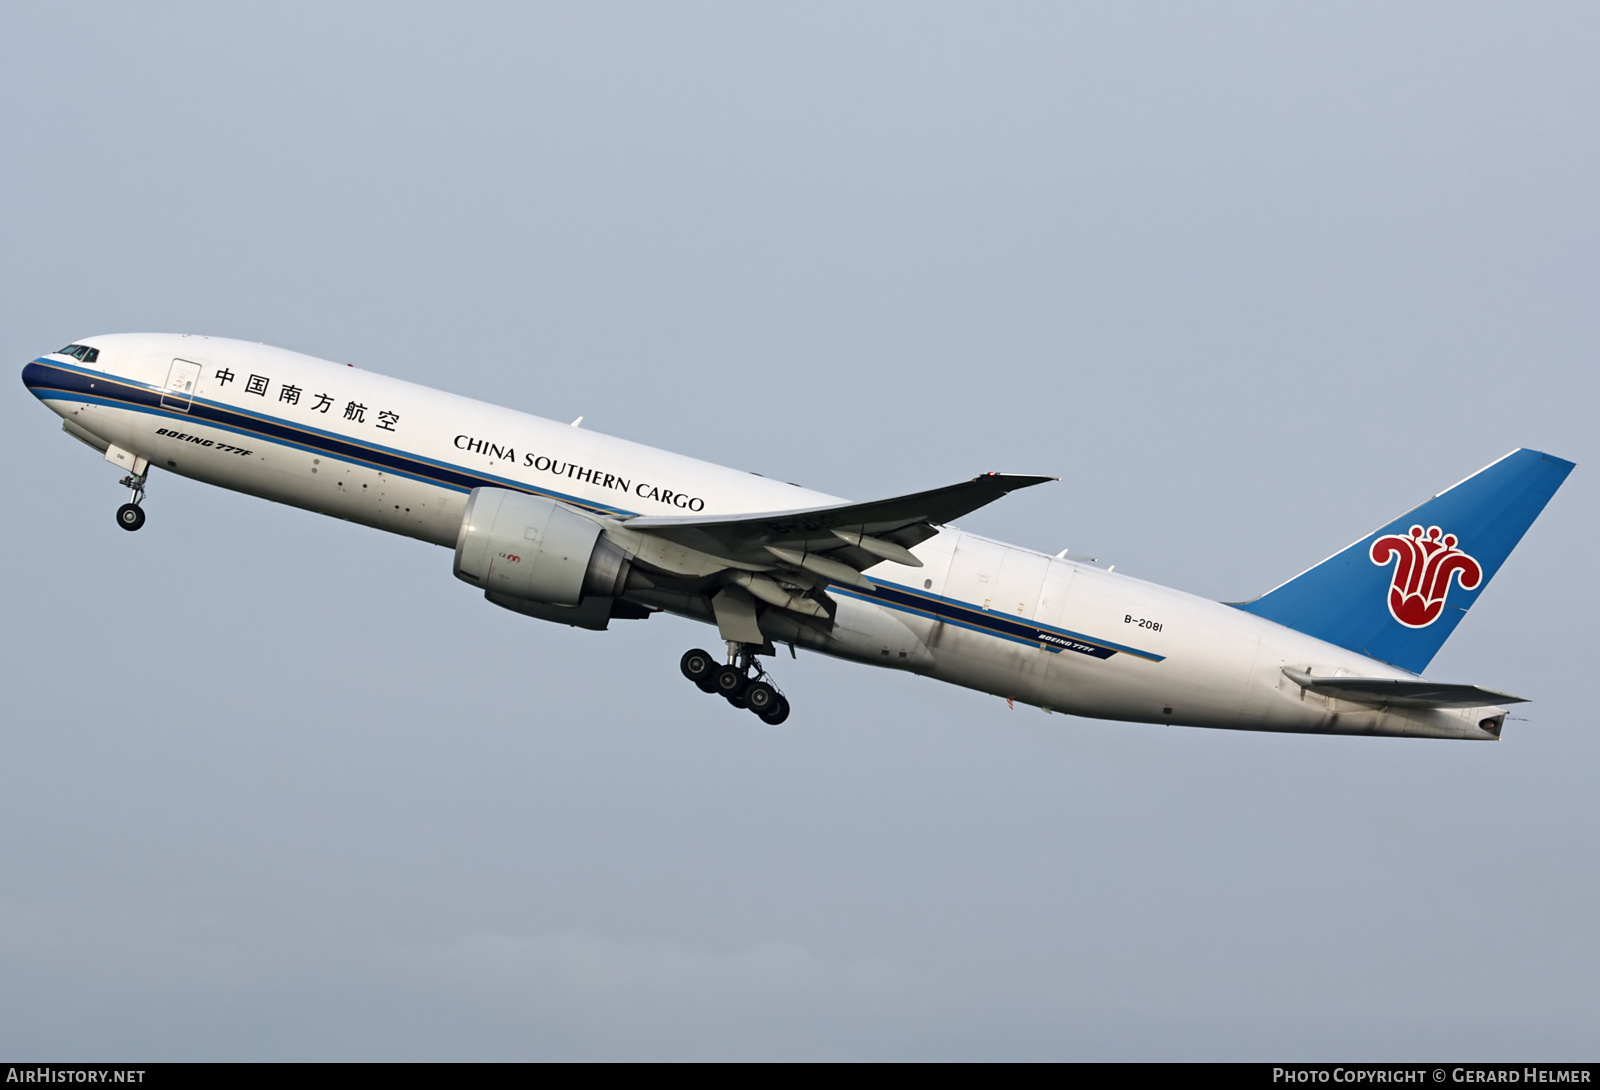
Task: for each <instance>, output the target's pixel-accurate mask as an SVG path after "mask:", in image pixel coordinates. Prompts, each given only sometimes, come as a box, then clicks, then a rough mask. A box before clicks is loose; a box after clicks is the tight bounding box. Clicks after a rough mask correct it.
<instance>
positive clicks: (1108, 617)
mask: <svg viewBox="0 0 1600 1090" xmlns="http://www.w3.org/2000/svg"><path fill="white" fill-rule="evenodd" d="M82 343H83V344H85V345H91V346H94V347H96V348H97V349H98V350H99V356H98V359H97V360H96V361H95V363H93V364H92V365H89V364H82V363H79V362H78V361H77V360H75V359H71V358H67V357H61V356H47V357H41V360H40V361H39V363H41V364H49V365H50V367H51V370H49V372H48V373H49V374H50V375H58V377H57V378H52V379H50V380H49V381H41V382H39V383H34V382H32V381H30V386H33V387H34V393H35V394H36V395H37V396H38V397H39V398H40V399H41V400H43V401H45V402H46V404H48V405H49V406H50V407H51V408H52V409H54V410H55V411H56V412H57V413H59V414H60V415H61V416H63V417H64V418H66V419H67V421H68V422H69V424H70V425H75V426H76V428H78V429H81V430H82V431H83V432H85V433H87V434H88V435H89V436H92V437H95V438H98V439H99V440H100V441H102V442H103V443H109V444H113V445H114V446H115V447H117V448H121V449H122V450H124V451H127V452H131V453H132V454H133V455H135V456H137V457H139V458H144V459H148V460H149V463H150V465H151V466H153V467H155V468H157V469H162V470H166V471H167V472H170V473H177V474H181V475H182V476H185V477H190V478H193V479H195V480H200V481H205V482H207V483H209V484H215V485H220V486H222V487H225V488H231V489H234V490H236V491H240V492H246V493H249V494H251V495H256V496H261V497H263V498H265V499H270V500H275V501H277V502H279V503H286V504H291V505H293V506H296V507H302V508H307V509H310V510H313V511H318V512H321V513H323V514H328V515H333V516H336V517H338V518H342V519H347V520H349V521H352V522H359V523H362V524H364V525H368V526H373V527H376V528H378V529H381V530H388V531H391V532H394V533H399V534H405V535H408V536H410V537H415V538H420V539H421V540H423V541H429V542H433V543H434V544H436V545H442V546H445V547H449V548H453V547H454V546H455V544H456V540H457V534H458V531H459V529H460V525H461V517H462V511H463V508H464V506H465V504H466V501H467V497H468V494H469V492H470V491H471V489H472V488H473V487H476V486H497V487H505V488H512V489H518V490H522V491H527V492H535V493H539V494H542V495H545V496H549V497H552V498H554V499H558V500H562V501H565V502H568V503H571V504H573V505H575V506H578V507H581V508H584V509H586V510H589V511H591V512H594V513H597V514H600V515H602V516H614V517H625V516H627V515H632V514H644V515H687V514H696V515H708V516H709V515H729V516H731V515H737V514H750V513H757V512H764V511H790V510H795V509H799V508H806V507H813V506H820V505H824V504H830V503H836V502H839V501H838V500H837V499H835V498H834V497H831V496H826V495H823V494H821V493H817V492H812V491H810V490H808V489H804V488H800V487H798V486H796V485H791V484H785V483H782V482H780V481H774V480H769V479H767V478H765V477H761V476H757V475H755V474H751V473H746V472H742V471H739V470H734V469H729V468H726V467H723V466H718V465H713V464H711V463H708V462H702V461H697V460H695V459H693V458H686V457H683V456H680V455H676V454H670V453H667V452H665V451H660V450H654V449H652V448H649V447H645V446H641V445H639V444H637V443H631V442H628V441H626V440H623V439H615V438H612V437H610V436H606V435H602V434H599V433H597V432H594V431H590V430H587V429H583V428H577V427H571V426H568V425H564V424H559V423H555V422H553V421H549V420H543V419H540V418H539V417H535V416H529V415H527V414H525V413H520V412H516V411H514V410H511V409H504V408H500V407H497V406H494V405H488V404H484V403H483V402H479V401H473V400H470V399H468V398H464V397H457V396H454V395H452V394H447V393H440V392H438V391H435V390H430V389H427V388H424V387H421V386H415V385H412V384H411V383H407V382H402V381H399V380H397V379H393V378H387V377H385V376H383V375H378V374H374V373H372V372H370V371H362V370H357V369H356V368H354V367H348V366H342V365H339V364H334V363H329V362H326V361H324V360H319V359H315V358H312V357H310V356H304V355H300V354H298V353H295V352H289V351H285V350H282V349H277V348H271V347H267V346H264V345H258V344H249V343H245V342H240V341H233V340H227V339H222V338H208V337H199V336H178V335H166V334H122V335H115V336H105V337H96V338H91V339H89V340H86V341H84V342H82ZM174 361H189V362H190V363H193V364H197V365H199V369H198V379H197V385H196V386H195V388H194V390H193V393H192V398H186V397H183V396H174V395H170V394H169V395H168V396H166V397H165V398H163V397H162V396H161V391H162V390H163V389H164V388H165V387H166V386H167V384H168V381H169V376H170V375H171V374H172V373H173V367H174ZM74 376H76V377H74ZM80 437H81V436H80ZM912 551H913V552H914V553H915V554H916V556H917V557H918V558H919V559H921V560H922V562H923V566H922V567H920V568H911V567H905V566H902V565H899V564H895V563H892V562H887V561H886V562H884V563H882V564H880V565H878V566H877V567H874V568H872V569H870V570H869V571H868V572H867V574H868V576H869V577H870V579H871V580H872V581H873V582H874V583H875V584H878V587H879V589H878V590H877V591H862V590H856V589H852V588H849V587H842V586H835V587H832V588H830V591H829V593H830V594H832V595H833V596H834V598H835V599H836V600H837V601H838V603H839V609H838V613H837V616H836V620H835V624H834V627H833V631H832V632H831V633H826V634H825V633H822V632H819V631H817V630H814V629H811V628H808V627H805V626H798V627H796V628H795V630H794V631H793V632H792V633H788V634H784V635H782V636H780V637H779V638H780V640H783V641H792V642H794V643H797V644H799V645H800V646H804V647H809V648H811V649H813V650H817V651H821V652H824V653H827V654H832V655H836V656H840V657H844V658H850V659H854V660H857V661H860V662H865V663H871V664H874V665H879V666H889V667H894V668H897V669H902V670H909V671H912V672H914V673H918V674H923V675H926V676H929V677H933V678H937V679H939V680H941V681H948V682H952V683H954V684H957V685H963V686H967V687H969V688H973V689H978V690H981V691H983V692H987V693H993V694H995V695H997V696H1001V697H1007V698H1012V699H1015V700H1017V701H1021V702H1024V703H1028V704H1033V705H1037V706H1040V707H1043V708H1047V709H1050V710H1054V711H1059V712H1066V713H1070V714H1074V715H1083V716H1092V717H1096V718H1103V719H1121V720H1136V721H1144V722H1166V723H1176V724H1185V725H1192V726H1206V727H1227V728H1239V729H1249V730H1274V731H1299V732H1332V733H1357V734H1361V733H1365V734H1403V735H1416V736H1427V737H1451V738H1489V737H1491V736H1490V735H1489V734H1487V733H1485V732H1484V731H1483V730H1480V729H1479V728H1478V726H1477V724H1478V722H1479V721H1480V720H1482V719H1483V718H1484V717H1485V716H1486V715H1490V714H1495V713H1498V712H1499V709H1488V710H1485V709H1464V710H1433V709H1398V708H1395V709H1381V708H1377V707H1372V706H1369V705H1363V704H1354V703H1347V702H1344V701H1340V700H1335V699H1330V698H1328V697H1324V696H1320V695H1317V694H1314V693H1311V692H1308V691H1306V690H1304V689H1302V688H1301V687H1300V686H1299V685H1298V684H1296V683H1295V682H1293V681H1292V680H1290V679H1289V678H1288V677H1287V676H1286V675H1285V674H1284V672H1283V670H1284V668H1285V667H1291V668H1295V669H1298V670H1309V671H1310V672H1312V673H1314V674H1317V675H1341V674H1342V675H1347V676H1361V677H1394V678H1411V677H1413V676H1414V675H1412V674H1409V673H1407V672H1406V671H1403V670H1400V669H1397V668H1395V667H1392V666H1388V665H1385V664H1383V663H1380V662H1377V661H1375V660H1373V659H1370V658H1367V657H1365V656H1363V655H1360V654H1357V653H1355V652H1352V651H1348V650H1344V649H1342V648H1339V647H1336V646H1334V645H1332V644H1329V643H1325V642H1323V641H1321V640H1317V639H1314V638H1311V637H1309V636H1306V635H1304V634H1302V633H1299V632H1295V631H1293V630H1291V629H1288V628H1285V627H1283V626H1281V625H1278V624H1275V623H1273V622H1270V621H1266V620H1263V619H1261V618H1258V617H1255V616H1253V615H1251V614H1249V613H1245V612H1243V611H1241V610H1238V609H1235V608H1233V607H1231V606H1228V605H1224V604H1221V603H1218V602H1212V601H1208V600H1205V599H1202V598H1198V597H1196V596H1194V595H1191V594H1185V593H1183V592H1181V591H1177V590H1171V589H1168V588H1166V587H1160V586H1156V585H1154V584H1151V583H1146V582H1143V581H1141V580H1138V579H1133V578H1129V577H1128V576H1125V575H1118V574H1115V573H1112V572H1108V571H1105V570H1102V569H1100V568H1097V567H1094V566H1092V565H1088V564H1081V563H1077V562H1074V561H1072V560H1067V559H1061V558H1057V557H1052V556H1049V555H1046V554H1043V553H1038V552H1035V551H1033V550H1031V549H1023V548H1018V547H1016V546H1012V545H1005V544H1002V543H999V542H995V541H991V540H988V539H986V538H981V537H978V536H976V535H974V534H968V533H964V532H962V531H960V530H958V529H955V528H953V527H949V528H946V529H945V530H944V531H943V532H941V533H939V534H938V535H937V536H935V537H933V538H930V539H929V540H927V541H925V542H923V543H921V544H920V545H917V546H916V547H915V548H914V549H913V550H912ZM629 597H633V598H637V599H638V600H640V601H641V602H643V603H645V604H650V605H657V606H661V607H663V608H666V609H669V610H672V611H674V612H678V613H682V614H684V615H687V616H692V617H694V618H696V619H699V620H703V621H704V620H710V617H709V615H708V614H707V613H706V611H705V609H704V608H703V606H701V605H699V604H698V603H696V602H693V601H687V600H670V599H652V598H651V596H650V595H649V593H648V592H645V593H642V594H630V595H629Z"/></svg>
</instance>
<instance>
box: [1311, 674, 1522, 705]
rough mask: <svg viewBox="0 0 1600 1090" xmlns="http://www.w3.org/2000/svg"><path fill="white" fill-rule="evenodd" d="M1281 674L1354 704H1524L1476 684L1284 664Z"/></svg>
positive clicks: (1519, 699) (1513, 697)
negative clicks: (1331, 672)
mask: <svg viewBox="0 0 1600 1090" xmlns="http://www.w3.org/2000/svg"><path fill="white" fill-rule="evenodd" d="M1283 672H1284V675H1285V676H1286V677H1288V679H1289V680H1290V681H1292V682H1294V683H1295V684H1296V685H1299V686H1300V687H1301V688H1303V689H1309V690H1310V691H1311V692H1314V693H1319V694H1321V695H1322V696H1331V697H1336V698H1337V699H1339V700H1353V701H1355V702H1356V703H1357V704H1386V705H1388V706H1389V707H1393V708H1487V707H1491V706H1494V705H1498V704H1526V703H1527V700H1526V699H1525V698H1523V697H1520V696H1512V695H1511V694H1510V693H1502V692H1498V691H1496V690H1494V689H1485V688H1483V687H1482V686H1479V685H1441V684H1440V683H1439V682H1437V681H1423V680H1422V679H1420V678H1418V679H1417V680H1416V681H1412V680H1410V679H1408V678H1389V677H1312V676H1311V675H1310V674H1308V673H1306V672H1305V671H1304V670H1294V669H1290V668H1289V667H1284V670H1283Z"/></svg>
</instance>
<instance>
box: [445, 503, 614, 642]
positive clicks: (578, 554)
mask: <svg viewBox="0 0 1600 1090" xmlns="http://www.w3.org/2000/svg"><path fill="white" fill-rule="evenodd" d="M602 529H603V528H602V527H601V525H600V523H599V522H597V521H596V520H594V519H592V518H590V517H589V516H587V515H584V514H581V513H580V512H577V511H574V510H573V509H572V508H570V507H567V506H566V505H564V504H560V503H557V502H556V501H554V500H547V499H545V498H544V497H542V496H530V495H528V494H527V493H525V492H513V491H511V490H509V489H505V488H474V489H473V490H472V495H471V497H470V498H469V499H468V500H467V509H466V512H465V513H464V514H463V515H462V516H461V531H460V533H459V534H457V536H456V562H455V572H456V578H457V579H461V580H463V581H465V582H468V583H471V584H472V585H473V586H476V587H482V588H483V590H484V592H485V596H486V597H487V598H488V599H489V600H490V601H491V602H493V603H495V605H498V606H504V607H505V608H507V609H513V610H516V611H517V612H519V613H527V614H529V615H531V616H535V617H540V618H543V619H545V620H559V621H563V622H564V623H566V624H576V625H579V626H580V627H584V628H591V627H593V628H604V627H605V619H606V618H609V617H610V615H611V605H612V600H613V599H615V598H616V597H617V596H618V595H620V594H621V593H622V591H623V588H624V586H626V584H627V581H628V557H627V556H626V554H624V553H623V552H622V550H621V549H619V548H617V547H616V546H615V545H613V544H612V543H611V542H610V541H609V540H607V539H606V538H605V537H603V536H602ZM591 599H604V600H605V601H604V603H603V605H604V607H605V608H604V609H601V608H599V607H600V606H601V605H602V603H600V602H589V600H591ZM586 603H588V608H585V609H574V608H573V607H577V606H580V605H585V604H586ZM552 607H554V608H552ZM569 611H570V612H569ZM590 614H593V615H594V616H593V617H592V618H591V617H590ZM595 621H598V622H599V623H598V624H596V623H594V622H595Z"/></svg>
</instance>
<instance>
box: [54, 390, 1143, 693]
mask: <svg viewBox="0 0 1600 1090" xmlns="http://www.w3.org/2000/svg"><path fill="white" fill-rule="evenodd" d="M22 381H23V383H24V384H25V385H26V386H27V387H28V389H29V390H30V391H32V392H33V394H34V395H35V396H36V397H38V398H39V399H40V400H63V401H82V402H86V403H89V404H96V405H105V406H109V407H112V408H119V409H130V410H133V411H135V412H141V413H147V414H149V415H151V416H158V417H162V418H163V419H166V420H169V421H173V422H182V421H191V422H198V423H202V424H205V425H206V426H208V427H213V428H218V429H221V430H223V431H227V432H231V433H233V434H235V435H243V436H250V437H254V438H258V439H264V440H266V441H268V442H272V443H279V444H282V445H284V446H288V447H293V448H294V449H296V450H302V451H306V452H308V453H314V454H321V455H326V456H328V457H330V458H334V459H337V460H339V461H344V462H350V463H353V464H357V465H364V466H369V467H371V468H374V469H381V470H383V471H385V472H388V473H393V474H395V475H397V476H401V477H407V478H409V479H411V480H414V481H421V482H423V483H426V484H433V485H438V486H440V487H443V488H448V489H451V490H453V491H456V492H471V491H472V490H473V489H474V488H479V487H491V488H507V489H511V490H513V491H516V492H528V493H532V494H534V495H539V496H545V497H548V498H550V499H557V500H560V501H561V502H563V503H567V504H571V505H572V506H574V507H580V508H584V509H586V510H590V511H595V512H598V513H601V514H605V515H612V516H627V515H633V514H636V513H637V512H634V511H629V510H627V509H625V508H620V507H612V506H609V505H607V504H603V503H596V502H594V501H593V500H584V499H580V498H578V497H576V496H569V495H567V494H566V493H563V492H556V491H553V490H549V489H542V488H538V487H536V486H534V485H530V484H527V483H525V482H522V481H515V480H511V479H509V478H506V477H496V476H493V475H490V474H486V473H474V472H471V471H469V470H466V469H463V468H462V467H461V466H456V465H451V464H450V463H448V462H440V461H437V460H434V459H431V458H424V457H421V456H419V455H415V454H411V453H409V452H406V451H402V450H398V449H395V448H393V447H384V446H378V445H375V444H371V443H364V442H360V441H357V440H353V439H349V438H347V437H345V436H341V435H336V434H334V433H332V432H327V431H323V430H321V429H318V428H311V427H306V426H304V425H299V424H291V423H288V422H286V421H284V420H282V419H280V418H278V417H274V416H267V415H265V414H262V413H253V412H250V411H248V410H245V409H236V408H233V407H232V406H228V405H222V404H219V403H217V402H214V401H208V400H205V399H203V398H193V399H192V400H191V401H190V404H189V410H188V411H187V412H184V411H183V410H180V409H172V408H168V407H166V406H164V405H162V404H161V396H162V393H163V391H162V390H160V389H158V388H156V387H153V386H145V385H142V384H136V383H130V382H127V381H124V380H122V379H118V378H114V377H112V376H109V375H107V374H105V373H104V372H100V371H95V372H88V371H82V370H80V369H78V368H76V367H69V366H64V365H62V364H59V363H55V362H53V361H51V360H45V359H38V360H34V361H33V362H32V363H30V364H28V365H27V366H26V367H25V368H23V371H22ZM100 387H109V388H110V392H103V391H101V390H100ZM874 582H875V583H877V589H876V590H875V591H872V592H863V591H858V590H853V589H848V588H845V587H842V586H839V585H837V584H835V585H834V586H833V588H832V590H833V592H834V593H839V594H844V595H847V596H849V597H851V598H856V599H859V600H860V601H864V602H870V603H872V604H873V605H878V606H883V607H885V608H888V609H894V610H898V611H900V612H904V613H910V614H914V615H916V616H921V617H929V618H932V619H934V620H940V621H944V622H946V623H948V624H954V625H957V626H958V627H961V628H966V629H970V630H972V631H974V632H981V633H984V634H985V635H990V636H995V637H998V638H1000V639H1005V640H1011V641H1013V642H1015V643H1025V644H1030V645H1036V644H1043V645H1044V646H1045V647H1046V648H1047V649H1049V650H1051V651H1074V652H1077V653H1078V654H1082V655H1089V656H1091V657H1093V658H1099V659H1108V658H1110V657H1111V656H1112V655H1115V654H1116V653H1118V652H1119V651H1120V652H1122V653H1124V654H1128V655H1134V656H1136V657H1138V658H1142V659H1147V660H1149V661H1151V662H1160V661H1162V659H1163V658H1164V657H1165V656H1162V655H1156V654H1152V653H1151V652H1149V651H1141V650H1139V649H1138V648H1136V647H1128V646H1126V645H1124V644H1119V643H1112V642H1111V641H1109V640H1101V639H1096V638H1094V637H1092V636H1086V635H1084V634H1083V633H1081V632H1072V631H1070V630H1068V629H1064V628H1056V627H1054V626H1051V625H1039V624H1034V623H1033V622H1031V621H1027V620H1023V619H1012V618H1010V617H1007V616H1005V615H1004V614H1001V613H995V612H992V611H990V610H985V609H980V608H978V607H976V606H970V605H967V604H965V603H962V602H956V601H951V600H949V599H946V598H943V597H940V596H938V595H934V594H929V593H926V592H924V591H920V590H916V589H913V588H911V587H904V586H900V585H898V584H893V583H884V582H880V581H878V580H874Z"/></svg>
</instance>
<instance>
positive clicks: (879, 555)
mask: <svg viewBox="0 0 1600 1090" xmlns="http://www.w3.org/2000/svg"><path fill="white" fill-rule="evenodd" d="M1051 480H1055V478H1054V477H1028V476H1022V475H1018V474H1004V473H985V474H984V475H983V476H981V477H974V478H973V479H972V480H970V481H962V482H961V483H960V484H953V485H949V486H947V487H945V488H935V489H931V490H929V491H927V492H916V493H913V494H912V495H909V496H893V497H891V498H889V499H886V500H874V501H872V502H870V503H840V504H832V505H830V506H827V507H808V508H803V509H801V510H798V511H771V512H764V513H761V514H752V515H734V516H731V517H729V516H711V517H704V516H699V515H690V516H686V517H678V516H664V517H658V516H654V515H642V516H637V517H635V518H631V519H626V520H624V521H623V523H622V525H623V526H624V527H625V528H626V529H628V530H631V531H636V532H638V533H641V534H644V535H646V536H649V537H656V538H659V539H662V540H663V541H665V542H667V543H669V544H670V545H674V546H678V547H680V548H683V549H691V550H694V551H695V552H696V553H697V554H699V555H701V556H704V557H708V558H713V560H714V562H723V563H726V564H727V567H726V568H724V569H723V570H721V571H720V572H718V573H717V574H716V575H715V576H714V579H715V585H717V586H720V588H721V589H720V590H717V591H716V593H715V594H711V593H710V588H705V589H703V590H701V591H699V592H697V593H699V594H701V595H703V596H704V597H705V599H706V601H708V602H709V604H710V606H711V610H712V612H713V614H714V615H715V617H716V621H717V628H718V630H719V631H720V632H721V634H722V638H723V639H725V640H728V641H730V642H740V643H750V644H760V643H763V642H765V641H766V639H767V636H766V634H765V632H764V631H763V629H762V627H761V625H762V621H761V617H760V616H759V615H758V614H759V612H760V610H761V608H762V606H763V605H764V606H765V607H766V608H768V609H771V608H776V609H778V610H782V611H785V612H786V613H788V614H790V615H794V616H797V617H798V618H800V619H801V620H802V621H803V622H804V623H808V624H818V625H821V626H822V627H823V628H824V630H826V629H828V628H831V626H832V624H833V615H834V612H835V611H836V610H837V608H838V605H837V603H836V602H835V601H834V600H833V599H832V598H831V597H830V596H829V595H828V587H829V585H830V584H834V583H837V584H840V585H841V586H848V587H855V588H857V589H859V590H866V591H872V590H876V589H877V585H876V584H874V583H873V582H872V581H871V580H870V579H868V578H867V577H866V576H864V575H862V574H861V573H862V572H863V571H865V570H866V569H867V568H870V567H872V566H874V565H876V564H879V563H882V562H883V561H885V560H888V561H892V562H894V563H896V564H905V565H907V566H909V567H913V568H920V567H922V561H921V560H919V559H917V557H916V556H915V555H914V554H913V553H912V552H911V547H912V546H914V545H916V544H917V543H919V542H922V541H926V540H927V539H928V538H930V537H932V536H933V535H934V534H936V533H938V532H939V531H938V529H937V527H938V526H939V525H942V524H943V523H946V522H948V521H950V520H951V519H955V518H960V517H961V516H962V515H965V514H967V513H968V512H970V511H976V510H977V509H978V508H980V507H982V506H984V505H985V504H989V503H993V502H994V501H995V500H997V499H999V498H1000V497H1001V496H1004V495H1005V494H1006V493H1008V492H1015V491H1016V490H1017V489H1019V488H1027V487H1029V486H1031V485H1036V484H1043V483H1044V482H1045V481H1051ZM657 559H658V560H660V559H661V558H660V557H657ZM647 562H648V561H647Z"/></svg>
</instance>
